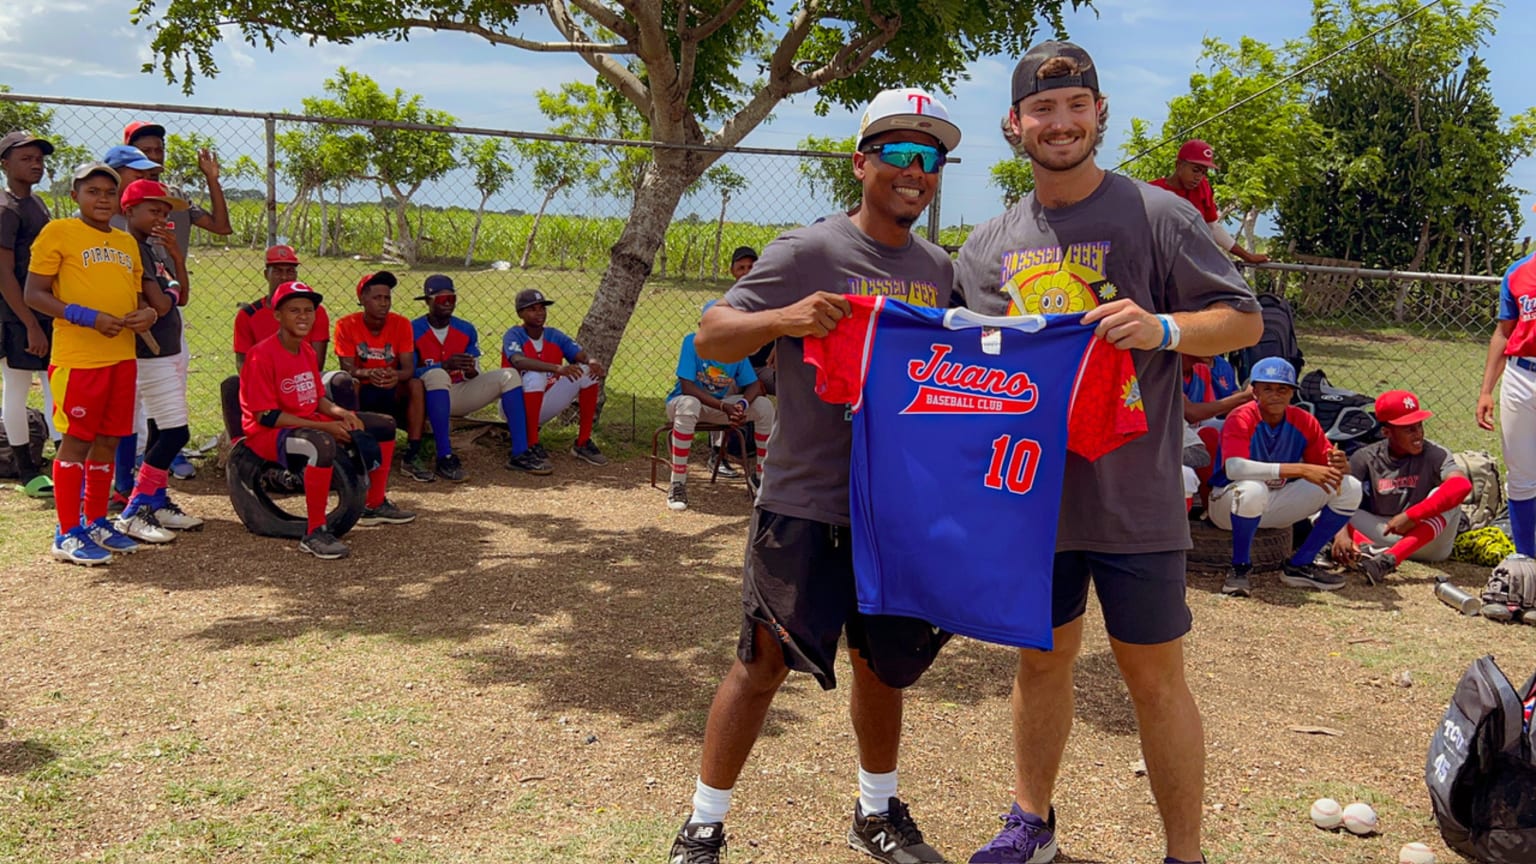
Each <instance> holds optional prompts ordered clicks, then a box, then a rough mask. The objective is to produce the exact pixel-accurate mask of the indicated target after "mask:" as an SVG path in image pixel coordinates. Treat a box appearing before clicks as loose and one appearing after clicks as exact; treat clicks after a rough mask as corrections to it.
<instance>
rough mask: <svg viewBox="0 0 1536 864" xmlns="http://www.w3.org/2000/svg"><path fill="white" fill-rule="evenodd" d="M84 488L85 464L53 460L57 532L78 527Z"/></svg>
mask: <svg viewBox="0 0 1536 864" xmlns="http://www.w3.org/2000/svg"><path fill="white" fill-rule="evenodd" d="M84 490H85V466H84V465H81V464H80V463H79V462H65V461H64V460H63V459H55V460H53V506H54V507H55V508H56V510H57V512H58V514H59V533H60V534H62V533H64V532H65V531H68V530H70V529H71V528H78V527H80V502H81V498H82V496H83V494H84Z"/></svg>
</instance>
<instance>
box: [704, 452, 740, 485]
mask: <svg viewBox="0 0 1536 864" xmlns="http://www.w3.org/2000/svg"><path fill="white" fill-rule="evenodd" d="M709 470H710V471H711V472H712V473H715V474H716V475H717V476H720V477H724V478H726V479H727V480H735V479H736V478H737V477H740V476H741V472H740V471H738V470H736V466H734V465H732V464H731V460H729V459H721V458H720V454H719V453H718V452H715V453H711V454H709Z"/></svg>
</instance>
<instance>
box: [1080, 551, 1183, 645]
mask: <svg viewBox="0 0 1536 864" xmlns="http://www.w3.org/2000/svg"><path fill="white" fill-rule="evenodd" d="M1184 571H1185V568H1184V552H1183V550H1180V551H1177V552H1144V553H1141V554H1136V555H1121V554H1114V553H1109V552H1057V553H1056V563H1055V565H1054V567H1053V568H1052V572H1051V627H1053V628H1055V627H1060V626H1061V625H1063V624H1066V623H1068V622H1071V621H1075V620H1077V619H1078V618H1080V617H1082V614H1083V611H1084V610H1085V609H1087V608H1088V582H1089V579H1090V578H1091V579H1092V581H1093V587H1094V590H1095V591H1097V592H1098V595H1099V606H1100V607H1101V608H1102V609H1103V610H1104V629H1105V630H1107V631H1109V635H1110V636H1111V637H1113V638H1115V639H1118V640H1120V641H1121V642H1129V643H1130V644H1132V645H1157V644H1160V643H1163V642H1171V641H1173V640H1174V639H1177V638H1179V637H1180V636H1183V635H1184V634H1185V633H1188V632H1189V627H1190V623H1191V622H1192V621H1193V618H1192V617H1191V616H1190V614H1189V604H1187V603H1185V602H1184V578H1185V572H1184Z"/></svg>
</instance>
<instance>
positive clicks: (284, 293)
mask: <svg viewBox="0 0 1536 864" xmlns="http://www.w3.org/2000/svg"><path fill="white" fill-rule="evenodd" d="M295 297H308V298H309V299H310V300H313V301H314V303H315V305H316V306H319V305H320V299H321V298H320V292H318V291H316V290H315V289H313V288H311V287H309V286H308V285H305V284H304V283H303V282H284V283H283V284H281V285H279V286H277V290H276V291H273V292H272V308H273V309H281V308H283V301H285V300H292V299H293V298H295Z"/></svg>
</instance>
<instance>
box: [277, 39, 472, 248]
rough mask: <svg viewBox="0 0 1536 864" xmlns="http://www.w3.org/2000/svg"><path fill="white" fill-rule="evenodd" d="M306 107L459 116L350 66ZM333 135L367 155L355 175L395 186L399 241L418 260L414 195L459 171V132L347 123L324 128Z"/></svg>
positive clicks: (396, 116) (431, 120)
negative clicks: (381, 84)
mask: <svg viewBox="0 0 1536 864" xmlns="http://www.w3.org/2000/svg"><path fill="white" fill-rule="evenodd" d="M304 112H305V113H306V114H312V115H320V116H324V117H338V118H347V119H354V120H385V121H393V122H399V123H421V124H427V125H433V126H447V125H450V124H452V123H453V122H454V121H455V119H456V118H454V116H453V115H451V114H449V113H447V112H445V111H438V110H436V109H433V108H427V107H426V106H425V105H423V104H422V99H421V96H419V95H412V96H407V95H406V94H405V92H404V91H402V90H400V89H398V88H397V89H396V90H395V91H394V92H393V93H386V92H384V90H383V89H382V88H380V87H379V85H378V82H376V81H374V80H373V79H372V78H369V77H368V76H367V75H363V74H361V73H357V72H352V71H350V70H348V69H347V68H346V67H344V66H343V67H341V68H340V69H338V70H336V76H335V77H334V78H329V79H327V80H326V82H325V85H324V95H323V96H319V97H312V98H306V99H305V100H304ZM329 134H338V135H340V136H341V137H342V138H343V139H346V140H347V141H348V143H347V144H346V145H344V146H345V149H347V150H349V151H351V152H354V153H357V152H362V153H365V154H366V158H365V159H363V160H361V161H358V162H354V163H353V168H352V177H353V178H354V179H356V180H364V181H369V182H372V183H375V184H377V185H378V186H380V187H382V188H383V189H387V190H389V199H388V200H387V201H386V202H385V203H386V206H387V207H388V208H389V209H390V210H392V211H393V213H394V218H395V231H394V234H395V238H394V239H395V243H396V246H397V248H398V249H399V251H400V254H401V257H403V258H404V259H405V261H406V263H407V264H414V263H416V261H417V259H418V258H419V257H420V254H421V249H420V248H419V247H420V242H419V241H420V238H418V237H416V236H415V235H414V234H413V233H412V231H411V220H410V209H411V198H412V197H413V196H414V195H415V194H416V193H417V192H418V191H420V190H421V187H422V185H423V184H425V183H429V182H431V181H433V180H437V179H438V178H440V177H442V176H443V175H445V174H447V173H448V172H449V171H451V170H453V168H454V167H455V165H456V162H455V159H454V138H453V136H452V135H451V134H449V133H447V132H428V131H422V130H418V129H396V128H393V127H388V126H365V127H361V128H360V129H359V130H357V131H348V130H347V129H346V128H345V127H342V128H341V130H340V131H339V132H336V133H329V132H328V133H324V134H323V135H322V138H323V137H324V135H329Z"/></svg>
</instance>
